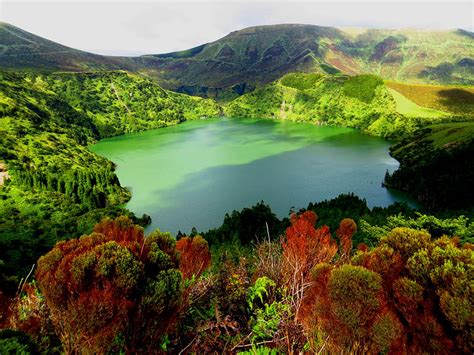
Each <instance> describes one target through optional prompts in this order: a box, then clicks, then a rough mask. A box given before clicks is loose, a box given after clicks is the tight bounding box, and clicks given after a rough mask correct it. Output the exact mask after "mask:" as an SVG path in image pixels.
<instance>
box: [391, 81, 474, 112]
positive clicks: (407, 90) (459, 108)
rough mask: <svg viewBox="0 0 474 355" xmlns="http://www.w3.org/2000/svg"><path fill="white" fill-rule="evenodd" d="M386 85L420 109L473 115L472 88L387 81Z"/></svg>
mask: <svg viewBox="0 0 474 355" xmlns="http://www.w3.org/2000/svg"><path fill="white" fill-rule="evenodd" d="M386 85H387V86H388V87H389V88H391V89H393V90H395V91H397V92H399V93H400V94H402V95H403V96H405V97H406V98H407V99H409V100H411V101H413V102H415V103H416V104H418V105H420V106H422V107H427V108H432V109H435V110H440V111H446V112H452V113H459V114H466V115H470V116H473V115H474V87H472V86H444V85H421V84H406V83H398V82H393V81H388V82H387V83H386Z"/></svg>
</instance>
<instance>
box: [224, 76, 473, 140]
mask: <svg viewBox="0 0 474 355" xmlns="http://www.w3.org/2000/svg"><path fill="white" fill-rule="evenodd" d="M450 90H453V91H454V93H455V94H457V96H463V95H464V96H467V99H466V100H457V99H456V97H455V98H454V99H453V100H451V101H450V103H449V106H448V107H451V108H452V111H449V112H444V113H442V114H441V115H439V114H437V112H430V113H431V114H429V115H417V114H415V115H407V114H406V113H405V112H403V113H401V112H399V110H398V108H397V100H396V98H395V97H394V96H393V94H392V93H391V92H390V91H389V90H388V89H387V87H386V85H385V83H384V81H383V80H382V79H381V78H380V77H377V76H375V75H370V74H367V75H358V76H353V77H348V76H343V75H321V74H304V73H290V74H287V75H285V76H284V77H282V78H281V79H279V80H277V81H275V82H273V83H271V84H268V85H266V86H263V87H262V88H259V89H256V90H255V91H253V92H251V93H248V94H245V95H242V96H241V97H239V98H237V99H235V100H233V101H231V102H230V103H228V104H227V105H225V106H224V110H225V113H226V114H227V115H229V116H231V117H232V116H235V117H240V116H242V117H254V118H262V117H263V118H273V119H288V120H293V121H304V122H314V123H315V124H329V125H337V126H345V127H352V128H357V129H360V130H362V131H364V132H366V133H368V134H372V135H377V136H382V137H385V138H388V139H394V140H398V139H401V138H403V137H406V136H409V135H411V134H412V133H414V132H415V131H416V130H417V129H419V128H421V127H424V126H427V125H429V124H435V123H442V122H443V123H444V122H455V121H466V120H474V116H473V114H472V111H471V109H472V106H471V105H472V102H473V101H474V100H473V97H474V94H472V93H471V92H470V91H467V90H466V89H464V88H462V87H460V88H457V89H456V88H452V89H450ZM406 100H408V99H406Z"/></svg>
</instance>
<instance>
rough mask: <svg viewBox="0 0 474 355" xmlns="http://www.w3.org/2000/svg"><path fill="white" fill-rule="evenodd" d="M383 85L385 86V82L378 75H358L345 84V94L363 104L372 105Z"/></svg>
mask: <svg viewBox="0 0 474 355" xmlns="http://www.w3.org/2000/svg"><path fill="white" fill-rule="evenodd" d="M381 85H383V80H382V78H380V77H378V76H376V75H372V74H363V75H357V76H353V77H351V78H349V79H348V80H347V81H346V82H345V83H344V88H343V93H344V94H345V95H346V96H350V97H354V98H356V99H358V100H360V101H362V102H365V103H371V102H372V100H373V99H374V98H375V90H376V89H377V87H378V86H381Z"/></svg>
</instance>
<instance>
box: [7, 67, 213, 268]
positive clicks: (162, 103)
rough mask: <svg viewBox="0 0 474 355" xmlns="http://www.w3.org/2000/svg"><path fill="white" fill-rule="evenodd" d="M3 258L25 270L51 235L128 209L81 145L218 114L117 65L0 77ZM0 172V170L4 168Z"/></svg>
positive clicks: (122, 193)
mask: <svg viewBox="0 0 474 355" xmlns="http://www.w3.org/2000/svg"><path fill="white" fill-rule="evenodd" d="M0 113H1V114H0V163H1V165H2V171H3V173H4V171H6V172H7V174H8V175H9V179H7V180H6V181H5V182H4V184H2V186H0V200H1V201H2V203H1V204H0V234H1V235H2V238H1V239H0V260H3V261H4V262H5V263H6V265H8V268H10V269H11V270H14V271H15V272H19V271H23V268H28V267H29V266H31V264H32V263H34V262H35V260H36V258H37V257H38V255H40V254H41V253H42V252H44V250H47V248H49V247H50V246H51V245H53V244H54V242H55V241H57V240H58V239H64V238H67V237H69V236H72V235H77V234H78V233H79V234H80V233H85V232H88V231H90V228H92V226H93V224H94V223H96V222H97V220H99V219H100V218H101V217H102V216H104V215H112V216H114V215H117V214H118V213H121V214H124V213H125V214H129V213H128V212H127V211H126V210H124V209H122V208H120V207H118V206H119V205H120V204H122V203H124V202H126V201H127V200H128V199H129V198H130V193H129V192H128V191H127V190H126V189H124V188H122V187H121V186H120V183H119V180H118V178H117V176H116V175H115V173H114V169H115V167H114V164H113V163H112V162H110V161H108V160H106V159H104V158H101V157H99V156H97V155H95V154H93V153H92V152H90V151H89V150H88V149H87V145H88V144H90V143H92V142H94V141H96V140H97V139H100V138H102V137H108V136H111V135H117V134H122V133H126V132H135V131H139V130H143V129H149V128H156V127H162V126H165V125H170V124H176V123H179V122H181V121H183V120H186V119H193V118H200V117H203V116H207V115H216V114H218V113H219V110H218V107H217V105H216V104H215V103H214V102H212V101H209V100H205V99H201V98H196V97H188V96H185V95H182V94H177V93H174V92H168V91H165V90H163V89H161V88H160V87H159V86H158V85H156V84H154V83H152V82H150V81H148V80H145V79H143V78H141V77H138V76H136V75H131V74H127V73H124V72H107V73H101V74H87V73H81V74H71V73H70V74H54V75H39V74H24V73H23V74H13V73H9V72H2V73H1V74H0ZM3 173H2V175H3Z"/></svg>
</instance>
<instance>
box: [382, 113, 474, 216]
mask: <svg viewBox="0 0 474 355" xmlns="http://www.w3.org/2000/svg"><path fill="white" fill-rule="evenodd" d="M390 152H391V155H392V156H393V157H394V158H395V159H397V160H398V161H399V162H400V167H399V169H398V170H396V171H395V172H394V173H393V174H392V175H387V176H386V179H385V182H386V184H387V186H391V187H395V188H398V189H400V190H405V191H407V192H409V193H410V194H412V195H413V196H415V197H416V198H417V199H418V200H420V201H422V202H423V203H424V204H425V206H426V207H428V208H432V209H447V208H458V209H459V208H465V207H470V206H472V201H473V198H474V190H473V189H472V182H473V181H474V122H459V123H445V124H438V125H432V126H429V127H427V128H425V129H423V130H420V131H419V132H417V134H416V135H415V136H414V137H410V138H409V139H406V140H403V141H401V142H400V143H398V144H396V145H394V146H393V147H391V149H390Z"/></svg>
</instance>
